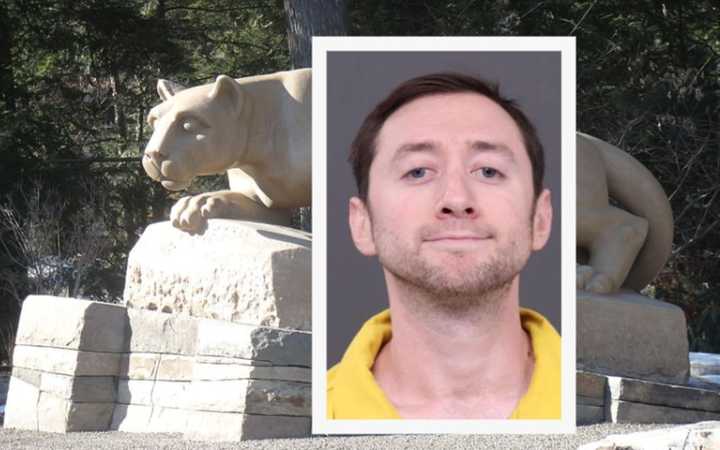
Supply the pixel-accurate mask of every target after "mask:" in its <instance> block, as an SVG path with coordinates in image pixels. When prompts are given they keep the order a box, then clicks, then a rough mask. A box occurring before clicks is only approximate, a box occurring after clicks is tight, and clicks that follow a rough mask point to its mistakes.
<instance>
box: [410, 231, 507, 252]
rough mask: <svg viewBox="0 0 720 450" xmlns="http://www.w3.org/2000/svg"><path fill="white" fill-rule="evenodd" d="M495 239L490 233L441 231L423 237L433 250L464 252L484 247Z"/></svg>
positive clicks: (424, 241)
mask: <svg viewBox="0 0 720 450" xmlns="http://www.w3.org/2000/svg"><path fill="white" fill-rule="evenodd" d="M492 238H493V235H492V234H491V233H490V232H485V231H483V232H475V231H463V230H458V231H441V232H437V233H430V234H428V235H426V236H423V243H425V244H427V245H430V246H431V247H433V248H438V249H443V250H450V251H455V252H458V251H460V252H462V251H467V250H473V249H476V248H478V247H483V246H485V245H486V244H487V242H488V241H489V240H490V239H492Z"/></svg>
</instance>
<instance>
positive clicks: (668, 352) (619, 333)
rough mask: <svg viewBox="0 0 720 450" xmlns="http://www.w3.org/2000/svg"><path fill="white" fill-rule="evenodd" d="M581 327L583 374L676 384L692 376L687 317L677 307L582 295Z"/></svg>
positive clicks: (625, 295) (627, 296)
mask: <svg viewBox="0 0 720 450" xmlns="http://www.w3.org/2000/svg"><path fill="white" fill-rule="evenodd" d="M577 322H578V323H577V330H578V331H577V365H578V368H579V369H581V370H585V371H588V370H589V371H592V372H599V373H607V374H611V375H619V376H627V377H632V378H640V379H647V380H656V381H663V382H670V383H682V382H684V381H685V380H686V378H687V376H688V374H689V362H688V341H687V325H686V322H685V315H684V313H683V311H682V310H681V309H680V308H679V307H677V306H675V305H671V304H669V303H665V302H661V301H658V300H653V299H650V298H647V297H644V296H642V295H639V294H635V293H631V292H621V293H618V294H613V295H599V294H590V293H588V292H585V291H577Z"/></svg>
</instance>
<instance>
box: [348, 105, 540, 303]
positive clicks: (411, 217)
mask: <svg viewBox="0 0 720 450" xmlns="http://www.w3.org/2000/svg"><path fill="white" fill-rule="evenodd" d="M369 177H370V178H369V180H370V182H369V191H368V201H367V205H366V204H364V203H363V202H362V201H361V200H360V199H359V198H356V197H355V198H353V199H351V201H350V225H351V231H352V234H353V239H354V241H355V244H356V246H357V247H358V249H359V250H360V251H361V252H362V253H364V254H366V255H375V254H377V255H378V258H379V260H380V262H381V264H382V265H383V267H384V270H385V272H386V277H389V278H393V277H395V278H397V279H399V280H402V281H404V282H408V283H410V284H412V285H414V286H416V287H419V288H421V289H423V290H424V291H427V292H429V293H431V294H434V295H435V296H440V297H446V298H451V297H468V296H478V295H479V294H482V293H483V292H487V291H491V290H495V289H499V288H501V287H503V286H506V285H508V284H509V283H510V282H512V281H513V280H514V279H515V278H516V276H517V274H518V273H519V271H520V270H521V269H522V267H523V266H524V265H525V264H526V262H527V259H528V257H529V255H530V252H531V250H539V249H540V248H542V247H543V246H544V245H545V242H546V241H547V238H548V236H549V233H550V222H551V217H552V210H551V206H550V200H549V192H548V191H547V190H546V191H544V192H543V193H542V194H541V195H540V197H539V199H538V201H537V204H536V207H535V208H533V206H534V203H535V201H534V195H533V183H532V169H531V164H530V160H529V158H528V156H527V152H526V150H525V146H524V144H523V139H522V135H521V132H520V130H519V129H518V127H517V125H516V124H515V122H514V121H513V119H512V118H511V117H510V116H509V115H508V114H507V113H506V112H505V111H504V110H503V109H502V108H501V107H500V106H498V105H497V104H495V103H494V102H492V101H491V100H489V99H487V98H486V97H483V96H481V95H479V94H475V93H454V94H437V95H432V96H427V97H421V98H419V99H416V100H413V101H412V102H410V103H408V104H406V105H404V106H403V107H401V108H400V109H398V110H397V111H396V112H395V113H393V114H392V115H391V116H390V117H389V118H388V119H387V121H386V122H385V124H384V125H383V127H382V129H381V130H380V133H379V135H378V138H377V142H376V155H375V159H374V161H373V163H372V165H371V167H370V174H369ZM533 210H534V212H533Z"/></svg>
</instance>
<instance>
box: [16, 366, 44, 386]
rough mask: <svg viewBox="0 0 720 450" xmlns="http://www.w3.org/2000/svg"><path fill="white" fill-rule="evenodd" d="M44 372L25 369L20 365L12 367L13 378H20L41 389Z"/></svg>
mask: <svg viewBox="0 0 720 450" xmlns="http://www.w3.org/2000/svg"><path fill="white" fill-rule="evenodd" d="M42 374H43V372H42V371H41V370H33V369H24V368H22V367H18V366H15V367H13V369H12V377H13V378H19V379H21V380H23V381H24V382H26V383H30V384H32V385H33V386H35V387H36V388H38V389H40V382H41V380H42Z"/></svg>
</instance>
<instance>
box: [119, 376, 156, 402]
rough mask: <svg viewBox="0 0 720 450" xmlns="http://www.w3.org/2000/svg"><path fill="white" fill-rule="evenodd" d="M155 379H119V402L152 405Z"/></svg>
mask: <svg viewBox="0 0 720 450" xmlns="http://www.w3.org/2000/svg"><path fill="white" fill-rule="evenodd" d="M153 386H155V380H130V379H123V378H121V379H119V380H118V387H117V403H118V404H123V405H147V406H151V405H152V390H153Z"/></svg>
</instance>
